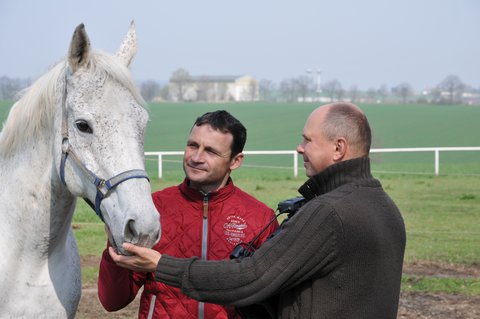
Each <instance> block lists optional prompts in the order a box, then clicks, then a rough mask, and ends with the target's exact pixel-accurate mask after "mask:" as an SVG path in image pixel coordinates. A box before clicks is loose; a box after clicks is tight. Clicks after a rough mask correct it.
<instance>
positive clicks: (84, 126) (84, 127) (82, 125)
mask: <svg viewBox="0 0 480 319" xmlns="http://www.w3.org/2000/svg"><path fill="white" fill-rule="evenodd" d="M75 125H76V126H77V128H78V130H79V131H80V132H83V133H90V134H91V133H93V131H92V128H91V127H90V125H88V122H87V121H84V120H78V121H76V122H75Z"/></svg>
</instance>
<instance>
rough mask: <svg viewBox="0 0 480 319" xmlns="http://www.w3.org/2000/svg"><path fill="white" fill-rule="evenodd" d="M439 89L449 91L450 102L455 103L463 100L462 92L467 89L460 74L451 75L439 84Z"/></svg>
mask: <svg viewBox="0 0 480 319" xmlns="http://www.w3.org/2000/svg"><path fill="white" fill-rule="evenodd" d="M437 89H439V90H440V91H446V92H448V97H449V99H448V102H449V104H454V103H457V102H459V101H460V100H461V98H462V94H463V92H464V90H465V84H464V83H463V82H462V81H461V80H460V78H459V77H458V76H456V75H449V76H447V77H446V78H445V79H444V80H443V81H442V82H440V84H439V85H437Z"/></svg>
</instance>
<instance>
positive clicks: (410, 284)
mask: <svg viewBox="0 0 480 319" xmlns="http://www.w3.org/2000/svg"><path fill="white" fill-rule="evenodd" d="M402 291H405V292H429V293H438V292H442V293H448V294H462V295H480V279H478V278H437V277H418V276H408V275H404V276H403V277H402Z"/></svg>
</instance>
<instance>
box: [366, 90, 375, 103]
mask: <svg viewBox="0 0 480 319" xmlns="http://www.w3.org/2000/svg"><path fill="white" fill-rule="evenodd" d="M367 99H368V101H369V102H370V103H375V102H377V91H376V90H375V89H374V88H369V89H368V90H367Z"/></svg>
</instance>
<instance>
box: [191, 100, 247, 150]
mask: <svg viewBox="0 0 480 319" xmlns="http://www.w3.org/2000/svg"><path fill="white" fill-rule="evenodd" d="M203 124H208V125H210V126H211V127H212V128H213V129H215V130H218V131H220V132H222V133H230V134H232V136H233V142H232V145H231V147H230V148H231V150H232V155H231V156H230V158H233V157H234V156H235V155H237V154H239V153H241V152H242V151H243V147H244V146H245V142H246V141H247V129H246V128H245V126H243V124H242V123H241V122H240V121H239V120H237V119H236V118H235V117H233V116H232V115H231V114H230V113H228V112H227V111H225V110H219V111H214V112H207V113H205V114H203V115H202V116H200V117H198V118H197V120H196V121H195V123H194V124H193V126H195V125H196V126H202V125H203ZM193 126H192V128H193Z"/></svg>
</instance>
